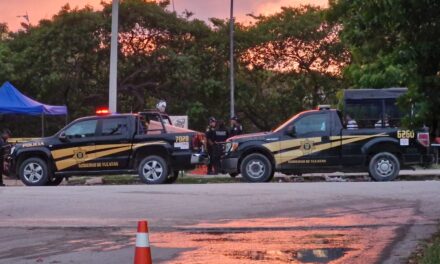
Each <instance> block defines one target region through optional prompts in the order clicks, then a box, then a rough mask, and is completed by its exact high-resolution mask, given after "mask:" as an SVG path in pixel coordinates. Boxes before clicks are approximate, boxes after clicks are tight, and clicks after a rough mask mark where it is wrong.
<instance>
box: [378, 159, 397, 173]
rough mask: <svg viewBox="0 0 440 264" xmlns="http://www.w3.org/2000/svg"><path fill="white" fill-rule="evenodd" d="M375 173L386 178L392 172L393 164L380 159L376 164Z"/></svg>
mask: <svg viewBox="0 0 440 264" xmlns="http://www.w3.org/2000/svg"><path fill="white" fill-rule="evenodd" d="M376 172H377V173H378V174H379V175H380V176H381V177H388V176H390V175H391V174H392V173H393V172H394V164H393V162H392V161H390V160H389V159H387V158H380V159H379V160H378V161H377V163H376Z"/></svg>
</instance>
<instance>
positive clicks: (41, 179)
mask: <svg viewBox="0 0 440 264" xmlns="http://www.w3.org/2000/svg"><path fill="white" fill-rule="evenodd" d="M18 173H19V176H20V179H21V181H22V182H23V183H24V184H25V185H27V186H44V185H46V183H47V181H48V175H49V172H48V169H47V164H46V162H45V161H44V160H42V159H40V158H28V159H26V160H24V161H23V162H22V163H21V164H20V168H19V172H18Z"/></svg>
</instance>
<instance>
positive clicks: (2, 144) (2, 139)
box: [0, 129, 11, 186]
mask: <svg viewBox="0 0 440 264" xmlns="http://www.w3.org/2000/svg"><path fill="white" fill-rule="evenodd" d="M10 136H11V131H10V130H9V129H4V130H3V131H2V134H1V136H0V186H5V184H4V183H3V169H4V166H5V156H6V154H7V151H6V149H8V148H9V143H8V139H9V137H10Z"/></svg>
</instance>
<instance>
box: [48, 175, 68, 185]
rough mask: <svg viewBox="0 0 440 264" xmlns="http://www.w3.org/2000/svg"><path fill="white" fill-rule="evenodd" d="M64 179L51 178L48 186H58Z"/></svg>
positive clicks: (60, 177) (59, 177) (58, 177)
mask: <svg viewBox="0 0 440 264" xmlns="http://www.w3.org/2000/svg"><path fill="white" fill-rule="evenodd" d="M63 180H64V178H63V177H62V176H55V175H53V176H51V177H48V179H47V183H46V185H47V186H58V185H60V184H61V183H62V182H63Z"/></svg>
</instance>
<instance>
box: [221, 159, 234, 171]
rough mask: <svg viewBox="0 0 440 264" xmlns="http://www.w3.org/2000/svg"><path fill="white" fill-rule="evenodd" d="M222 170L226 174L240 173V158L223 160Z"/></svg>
mask: <svg viewBox="0 0 440 264" xmlns="http://www.w3.org/2000/svg"><path fill="white" fill-rule="evenodd" d="M220 166H221V170H222V171H223V172H225V173H238V172H239V171H238V158H226V157H224V158H222V159H221V161H220Z"/></svg>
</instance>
